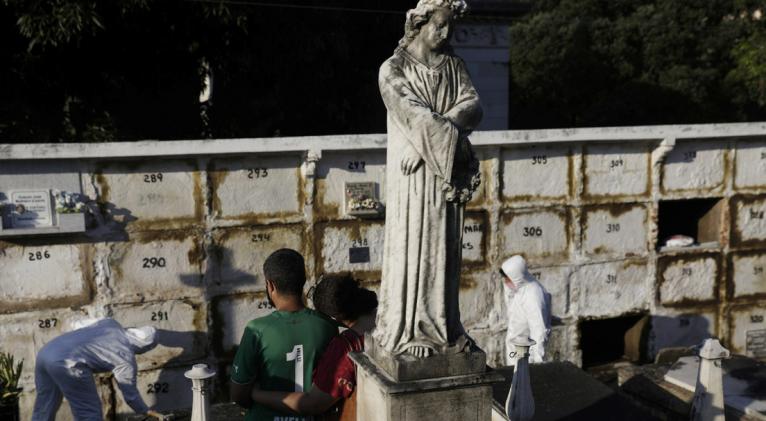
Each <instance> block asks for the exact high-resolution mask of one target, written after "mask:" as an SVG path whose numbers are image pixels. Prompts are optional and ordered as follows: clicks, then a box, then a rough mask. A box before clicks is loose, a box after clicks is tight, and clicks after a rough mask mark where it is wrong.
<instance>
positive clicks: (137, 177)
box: [96, 160, 203, 229]
mask: <svg viewBox="0 0 766 421" xmlns="http://www.w3.org/2000/svg"><path fill="white" fill-rule="evenodd" d="M96 180H97V184H98V187H99V190H100V194H99V198H98V200H99V202H100V203H102V204H103V205H105V206H106V207H107V208H108V209H111V210H112V211H111V214H112V216H113V217H114V218H115V219H116V220H118V221H119V222H123V223H129V224H130V225H128V226H129V227H133V228H146V229H168V228H171V227H183V226H187V225H189V224H195V223H199V222H201V219H202V206H203V203H202V202H203V199H202V195H201V191H202V190H201V186H200V175H199V171H198V168H197V166H196V163H195V162H194V161H188V162H187V161H167V160H162V161H159V160H158V161H145V162H115V163H106V164H104V165H102V166H101V167H100V168H98V169H97V170H96Z"/></svg>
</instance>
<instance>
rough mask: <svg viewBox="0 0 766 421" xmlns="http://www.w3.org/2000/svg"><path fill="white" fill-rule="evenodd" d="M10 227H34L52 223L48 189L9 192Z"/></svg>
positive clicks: (46, 225) (47, 225)
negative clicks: (11, 207)
mask: <svg viewBox="0 0 766 421" xmlns="http://www.w3.org/2000/svg"><path fill="white" fill-rule="evenodd" d="M11 202H12V206H13V209H12V212H11V218H12V222H11V224H12V228H36V227H49V226H51V225H53V215H52V213H51V192H50V190H30V191H14V192H12V193H11Z"/></svg>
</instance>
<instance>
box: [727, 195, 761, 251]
mask: <svg viewBox="0 0 766 421" xmlns="http://www.w3.org/2000/svg"><path fill="white" fill-rule="evenodd" d="M732 204H733V209H732V212H733V213H734V214H735V215H736V219H735V221H734V226H733V227H732V243H733V244H735V245H743V244H747V243H758V242H762V241H766V197H764V196H739V197H735V198H734V199H733V200H732Z"/></svg>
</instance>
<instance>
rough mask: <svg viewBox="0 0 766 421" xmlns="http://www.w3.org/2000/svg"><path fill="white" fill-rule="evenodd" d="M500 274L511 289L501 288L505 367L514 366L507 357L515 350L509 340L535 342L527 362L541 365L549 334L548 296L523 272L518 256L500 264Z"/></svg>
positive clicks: (524, 268)
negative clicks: (505, 321)
mask: <svg viewBox="0 0 766 421" xmlns="http://www.w3.org/2000/svg"><path fill="white" fill-rule="evenodd" d="M503 272H504V273H505V274H506V276H509V277H510V278H511V281H512V282H513V284H514V287H515V288H512V287H509V286H508V285H507V284H506V283H503V286H504V297H505V303H506V307H507V309H508V330H507V332H506V335H505V349H506V355H505V359H506V364H508V365H515V364H516V358H515V357H511V353H512V352H513V351H514V350H515V348H516V347H515V346H514V345H513V339H514V338H516V337H519V336H521V337H523V338H530V339H532V340H533V341H535V342H536V344H535V345H533V346H532V347H531V348H530V349H529V362H530V363H541V362H543V357H544V356H545V345H546V343H547V342H548V335H550V333H551V312H550V311H551V310H550V306H551V304H550V303H551V299H550V294H548V292H547V291H545V288H544V287H543V286H542V285H540V283H539V282H537V280H535V278H534V277H533V276H532V275H531V274H530V273H529V271H527V267H526V262H525V261H524V259H522V258H521V256H514V257H512V258H510V259H508V260H507V261H506V262H505V263H504V264H503Z"/></svg>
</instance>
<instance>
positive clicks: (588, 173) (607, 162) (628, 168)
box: [583, 143, 650, 197]
mask: <svg viewBox="0 0 766 421" xmlns="http://www.w3.org/2000/svg"><path fill="white" fill-rule="evenodd" d="M583 159H584V161H585V162H584V165H585V195H586V196H589V197H600V196H610V197H612V196H643V195H647V194H649V186H650V183H649V164H650V162H649V161H650V154H649V145H646V144H641V143H636V144H632V145H625V144H623V143H619V144H617V143H611V144H593V145H587V146H586V147H585V151H584V155H583Z"/></svg>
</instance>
